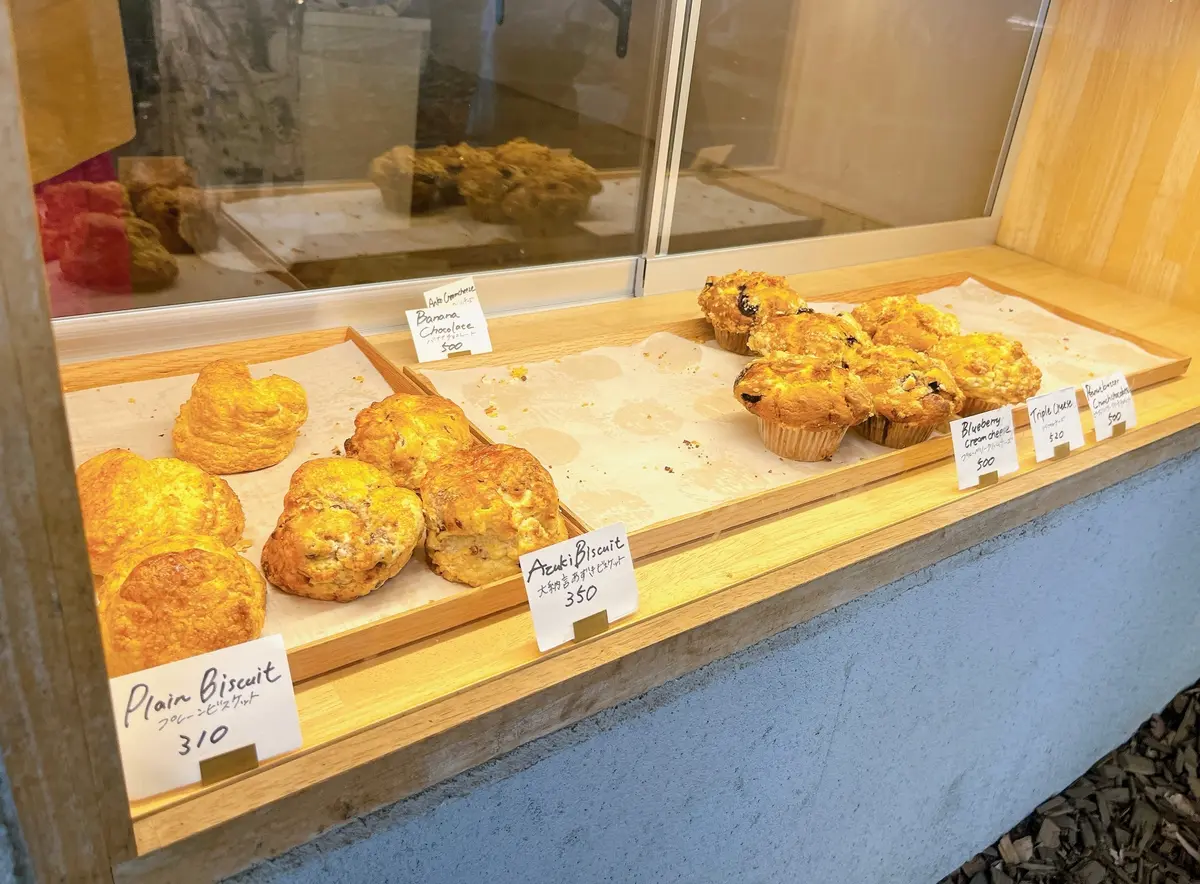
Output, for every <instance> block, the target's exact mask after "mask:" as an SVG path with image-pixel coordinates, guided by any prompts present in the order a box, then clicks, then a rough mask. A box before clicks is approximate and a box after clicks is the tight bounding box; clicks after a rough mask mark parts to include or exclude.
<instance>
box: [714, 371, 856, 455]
mask: <svg viewBox="0 0 1200 884" xmlns="http://www.w3.org/2000/svg"><path fill="white" fill-rule="evenodd" d="M733 394H734V396H735V397H736V398H737V400H738V402H740V403H741V404H742V407H743V408H745V409H746V410H747V411H749V412H750V413H751V414H753V415H754V416H755V417H756V418H758V432H759V436H761V437H762V440H763V442H764V443H765V444H766V446H767V448H768V449H770V450H771V451H773V452H774V453H775V454H778V455H779V456H780V457H783V458H787V459H788V460H800V461H818V460H827V459H829V458H831V457H833V455H834V453H835V452H836V451H837V450H838V446H839V445H841V444H842V439H843V438H844V437H845V435H846V430H848V429H849V428H850V427H852V426H854V425H855V424H858V423H861V422H862V421H864V420H866V419H867V418H868V417H870V416H871V415H872V414H873V413H874V412H873V409H872V406H871V393H870V391H868V390H867V387H866V385H865V384H864V383H863V382H862V379H861V378H860V377H859V376H858V375H856V374H855V373H854V372H853V371H851V370H850V369H849V368H848V367H847V366H846V364H845V363H844V362H842V361H841V360H839V359H829V358H825V357H819V356H787V355H777V356H768V357H764V358H762V359H756V360H754V361H753V362H751V363H750V364H749V365H747V366H746V367H745V368H744V369H742V372H741V374H739V375H738V377H737V380H736V381H734V384H733Z"/></svg>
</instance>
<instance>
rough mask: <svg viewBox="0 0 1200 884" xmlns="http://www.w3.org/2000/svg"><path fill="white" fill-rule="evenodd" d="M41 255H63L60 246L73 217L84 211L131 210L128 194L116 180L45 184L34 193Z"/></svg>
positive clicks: (122, 212) (120, 212)
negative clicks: (38, 191)
mask: <svg viewBox="0 0 1200 884" xmlns="http://www.w3.org/2000/svg"><path fill="white" fill-rule="evenodd" d="M37 203H38V221H39V224H40V227H41V234H42V257H43V259H44V260H46V261H47V262H50V261H57V260H58V259H59V258H60V257H61V256H62V246H63V243H64V241H65V240H66V238H67V234H68V233H70V231H71V227H72V226H73V225H74V223H75V219H76V218H78V217H79V216H80V215H83V214H85V213H87V212H97V213H99V214H101V215H114V216H123V215H127V214H129V212H130V211H131V209H130V203H129V194H128V193H127V192H126V190H125V188H124V187H122V186H121V185H120V184H118V183H117V182H116V181H101V182H93V181H63V182H60V183H57V184H47V185H46V186H45V187H44V188H42V190H41V192H40V193H39V194H38V197H37Z"/></svg>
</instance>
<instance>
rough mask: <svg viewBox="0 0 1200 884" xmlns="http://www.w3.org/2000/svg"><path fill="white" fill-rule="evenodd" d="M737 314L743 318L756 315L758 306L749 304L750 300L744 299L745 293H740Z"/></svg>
mask: <svg viewBox="0 0 1200 884" xmlns="http://www.w3.org/2000/svg"><path fill="white" fill-rule="evenodd" d="M737 305H738V312H739V313H741V314H742V315H743V316H754V315H755V314H756V313H758V305H757V304H751V303H750V299H749V298H747V297H746V293H745V292H742V293H741V294H740V295H738V299H737Z"/></svg>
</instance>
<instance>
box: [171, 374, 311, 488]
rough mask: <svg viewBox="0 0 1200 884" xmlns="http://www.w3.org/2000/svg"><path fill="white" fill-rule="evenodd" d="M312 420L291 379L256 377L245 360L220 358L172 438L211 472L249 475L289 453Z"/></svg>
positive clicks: (178, 449)
mask: <svg viewBox="0 0 1200 884" xmlns="http://www.w3.org/2000/svg"><path fill="white" fill-rule="evenodd" d="M307 419H308V398H307V397H306V396H305V395H304V388H303V387H301V386H300V385H299V384H298V383H296V382H295V381H293V380H292V379H291V378H285V377H283V376H282V375H277V374H273V375H271V376H270V377H267V378H263V379H261V380H254V379H253V378H252V377H251V376H250V366H248V365H247V364H246V363H245V362H241V361H240V360H237V359H219V360H217V361H216V362H210V363H209V364H208V365H206V366H204V368H202V369H201V370H200V375H199V377H197V378H196V383H195V384H193V385H192V395H191V397H190V398H189V399H188V400H187V402H185V403H183V405H182V406H181V407H180V409H179V416H178V417H177V418H176V419H175V428H174V430H173V431H172V433H171V439H172V441H173V442H174V443H175V454H176V456H177V457H180V458H182V459H183V460H187V461H191V462H192V463H194V464H196V465H198V466H200V467H203V468H204V469H206V470H208V472H210V473H216V474H218V475H225V474H227V473H245V472H249V471H250V470H261V469H263V468H264V467H270V466H274V465H275V464H277V463H279V462H280V461H281V460H283V459H284V458H285V457H287V456H288V455H289V454H290V453H291V451H292V448H293V447H294V446H295V444H296V435H297V434H298V433H299V432H300V427H301V425H302V424H303V423H304V422H305V421H306V420H307Z"/></svg>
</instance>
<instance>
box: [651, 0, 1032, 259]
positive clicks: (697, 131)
mask: <svg viewBox="0 0 1200 884" xmlns="http://www.w3.org/2000/svg"><path fill="white" fill-rule="evenodd" d="M1038 7H1039V2H1038V0H976V2H971V3H963V2H961V0H908V2H904V3H896V2H894V0H839V2H828V0H796V2H793V3H791V4H790V6H788V7H786V8H781V4H780V3H778V2H776V0H704V3H703V6H702V7H701V11H700V25H699V32H698V37H697V44H696V48H695V62H694V65H693V70H692V77H691V87H690V94H689V99H688V105H687V117H686V121H685V126H684V136H683V150H682V161H681V166H680V168H681V173H680V176H679V178H678V182H677V192H676V196H675V201H674V209H675V211H674V215H673V220H672V225H671V237H670V242H669V251H671V252H686V251H694V250H699V249H706V248H718V247H724V246H734V245H746V244H750V243H761V242H773V241H779V240H787V239H797V238H801V237H809V236H820V235H829V234H836V233H847V232H851V231H856V230H871V229H876V228H882V227H902V226H907V225H913V224H928V223H932V222H937V221H950V220H955V219H961V218H973V217H978V216H981V215H984V214H985V213H986V205H987V201H988V195H989V192H990V190H991V186H992V179H993V175H994V173H995V171H996V168H997V164H998V162H999V160H1000V158H1001V150H1002V148H1003V145H1004V140H1005V132H1006V130H1007V128H1008V124H1009V119H1010V115H1011V113H1012V110H1013V107H1014V103H1015V100H1016V98H1017V97H1018V96H1017V92H1018V89H1019V85H1020V81H1021V74H1022V70H1023V68H1024V65H1025V60H1026V57H1027V55H1028V51H1029V47H1030V40H1031V38H1032V36H1033V34H1034V30H1035V20H1036V18H1037V15H1038Z"/></svg>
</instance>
